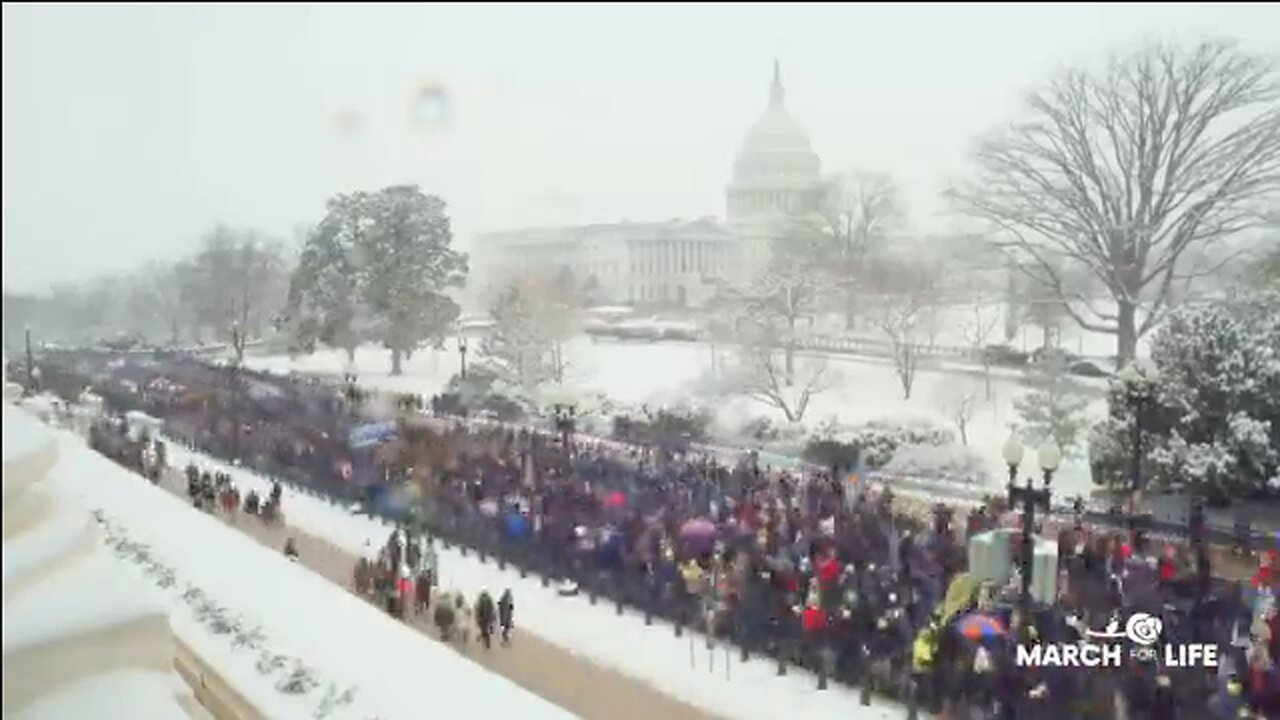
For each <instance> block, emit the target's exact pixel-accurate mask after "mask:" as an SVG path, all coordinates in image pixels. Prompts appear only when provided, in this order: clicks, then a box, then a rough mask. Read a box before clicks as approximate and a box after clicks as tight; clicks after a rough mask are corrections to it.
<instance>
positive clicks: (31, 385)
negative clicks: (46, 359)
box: [25, 325, 36, 395]
mask: <svg viewBox="0 0 1280 720" xmlns="http://www.w3.org/2000/svg"><path fill="white" fill-rule="evenodd" d="M25 338H26V343H27V390H26V393H27V394H28V395H33V394H35V391H36V360H35V355H33V354H32V352H31V326H30V325H28V326H26V328H25Z"/></svg>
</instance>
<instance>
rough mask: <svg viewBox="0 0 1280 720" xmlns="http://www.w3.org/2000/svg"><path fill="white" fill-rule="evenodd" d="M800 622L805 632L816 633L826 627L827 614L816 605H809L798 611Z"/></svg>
mask: <svg viewBox="0 0 1280 720" xmlns="http://www.w3.org/2000/svg"><path fill="white" fill-rule="evenodd" d="M800 622H801V624H802V626H803V627H804V631H805V632H806V633H818V632H821V631H822V630H824V629H825V628H826V627H827V614H826V613H825V612H823V611H822V608H820V607H818V606H817V605H809V606H807V607H805V608H804V610H802V611H801V612H800Z"/></svg>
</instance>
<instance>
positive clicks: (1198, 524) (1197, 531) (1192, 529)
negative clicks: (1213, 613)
mask: <svg viewBox="0 0 1280 720" xmlns="http://www.w3.org/2000/svg"><path fill="white" fill-rule="evenodd" d="M1187 526H1188V527H1187V530H1188V534H1189V535H1190V536H1191V547H1192V548H1193V549H1194V550H1195V556H1196V596H1197V597H1199V598H1204V597H1205V596H1206V595H1207V594H1208V592H1209V576H1210V567H1209V552H1208V549H1207V548H1206V546H1205V536H1204V535H1205V519H1204V504H1203V503H1201V502H1200V499H1199V498H1197V497H1195V496H1194V495H1193V496H1192V498H1191V513H1190V514H1189V515H1188V516H1187Z"/></svg>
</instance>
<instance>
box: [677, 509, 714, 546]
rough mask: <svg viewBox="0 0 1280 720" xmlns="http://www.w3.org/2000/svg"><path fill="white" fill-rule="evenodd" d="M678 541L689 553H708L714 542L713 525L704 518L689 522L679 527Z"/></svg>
mask: <svg viewBox="0 0 1280 720" xmlns="http://www.w3.org/2000/svg"><path fill="white" fill-rule="evenodd" d="M680 539H681V540H682V541H683V542H684V545H685V549H686V550H688V551H689V552H692V553H695V554H696V553H704V552H710V551H711V548H713V547H714V546H715V542H716V526H715V523H713V522H711V521H710V520H707V519H706V518H698V519H695V520H690V521H689V522H687V523H685V524H684V525H682V526H681V527H680Z"/></svg>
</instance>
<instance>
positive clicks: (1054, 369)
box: [1013, 358, 1089, 458]
mask: <svg viewBox="0 0 1280 720" xmlns="http://www.w3.org/2000/svg"><path fill="white" fill-rule="evenodd" d="M1067 370H1068V368H1067V365H1066V362H1065V361H1063V360H1061V359H1060V358H1052V359H1049V360H1047V361H1045V362H1041V363H1037V364H1036V365H1035V366H1033V367H1032V368H1031V369H1030V370H1029V371H1028V380H1029V381H1030V384H1031V388H1032V389H1031V392H1028V393H1025V394H1023V395H1022V396H1021V397H1018V398H1015V399H1014V401H1013V407H1014V409H1015V410H1017V411H1018V416H1019V417H1020V418H1021V419H1022V427H1021V431H1022V433H1023V435H1024V436H1025V438H1024V439H1025V440H1026V441H1027V442H1029V443H1031V444H1032V445H1033V446H1041V445H1044V444H1046V443H1048V442H1053V444H1055V445H1057V446H1058V449H1059V450H1061V451H1062V455H1063V457H1067V458H1074V457H1077V456H1078V455H1079V446H1080V440H1081V435H1083V434H1084V433H1085V430H1086V429H1087V427H1088V420H1087V418H1086V416H1085V409H1086V408H1087V407H1088V406H1089V399H1088V398H1087V397H1085V395H1084V392H1083V388H1082V387H1081V386H1080V384H1079V383H1078V382H1076V381H1075V379H1074V378H1073V377H1071V375H1070V373H1068V372H1067Z"/></svg>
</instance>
